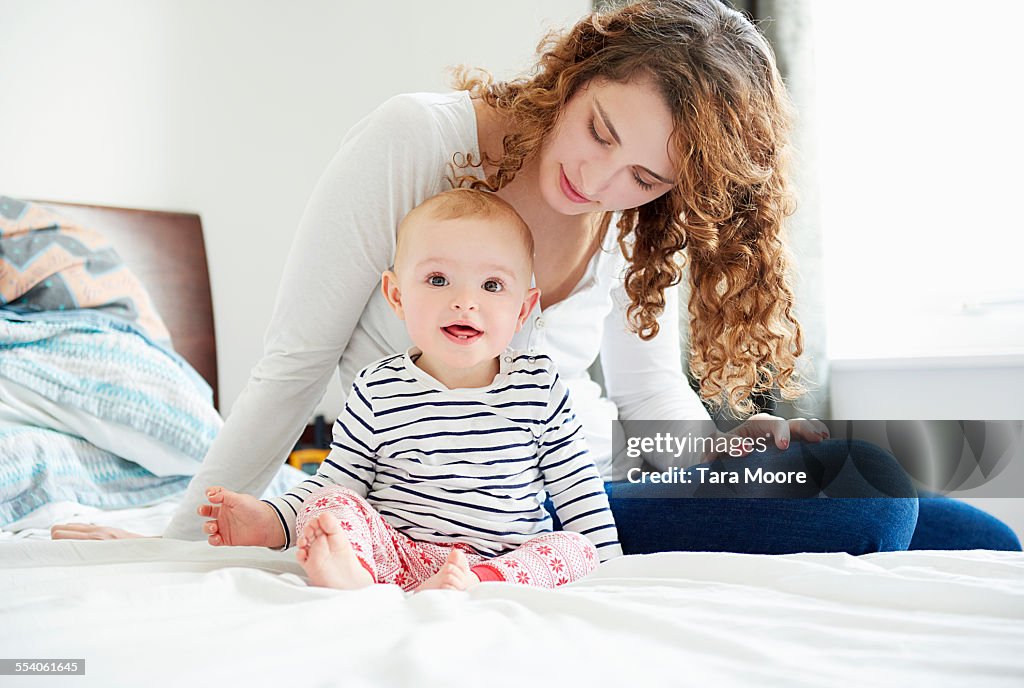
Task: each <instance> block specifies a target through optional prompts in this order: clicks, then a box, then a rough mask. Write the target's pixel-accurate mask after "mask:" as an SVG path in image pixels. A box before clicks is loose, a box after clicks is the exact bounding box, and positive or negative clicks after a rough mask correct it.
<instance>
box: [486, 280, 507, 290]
mask: <svg viewBox="0 0 1024 688" xmlns="http://www.w3.org/2000/svg"><path fill="white" fill-rule="evenodd" d="M504 288H505V285H503V284H502V283H501V282H499V281H498V280H492V279H491V280H487V281H486V282H484V291H490V292H495V293H497V292H499V291H501V290H502V289H504Z"/></svg>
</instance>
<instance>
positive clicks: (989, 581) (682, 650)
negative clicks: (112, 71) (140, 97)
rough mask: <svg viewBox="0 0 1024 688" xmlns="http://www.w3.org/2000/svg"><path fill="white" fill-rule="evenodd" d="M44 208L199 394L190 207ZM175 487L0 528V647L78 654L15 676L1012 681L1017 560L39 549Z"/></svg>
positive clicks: (118, 545) (147, 522) (202, 278)
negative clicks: (361, 570) (444, 562)
mask: <svg viewBox="0 0 1024 688" xmlns="http://www.w3.org/2000/svg"><path fill="white" fill-rule="evenodd" d="M47 205H49V206H50V207H57V206H55V205H54V204H47ZM60 210H61V211H62V212H64V213H66V214H68V215H69V216H70V215H73V216H74V217H75V218H76V219H81V221H82V222H89V223H91V224H93V225H95V226H97V227H102V228H103V231H104V232H105V233H107V234H108V236H109V237H110V238H111V239H112V241H113V243H114V244H115V245H116V247H117V249H118V251H119V252H120V253H121V255H122V257H123V258H124V260H125V263H126V264H128V265H129V266H130V267H132V269H133V270H134V271H135V272H136V274H137V275H138V276H139V278H140V279H141V280H142V281H143V282H144V283H145V284H146V286H147V287H148V288H149V291H150V293H151V295H152V298H153V302H154V304H155V305H156V307H157V308H158V309H159V311H160V313H161V314H162V315H163V317H164V320H165V322H166V324H167V328H168V330H170V332H171V335H172V338H173V341H174V342H175V346H176V348H177V349H178V351H179V353H181V354H182V355H183V356H184V358H185V359H186V360H188V361H189V362H190V363H191V364H192V366H193V367H194V368H195V369H196V370H197V371H199V373H200V374H201V375H202V377H203V378H205V380H206V381H207V382H208V383H209V385H210V387H211V391H212V393H213V394H215V393H216V382H217V381H216V357H215V354H216V348H215V340H214V332H213V318H212V308H211V306H210V294H209V280H208V277H207V272H206V260H205V252H204V251H203V249H202V235H201V225H200V223H199V219H198V217H196V216H194V215H183V214H167V213H152V212H142V211H133V210H124V209H110V208H96V207H84V206H62V207H60ZM197 314H198V315H197ZM5 460H6V459H5ZM179 494H180V492H178V493H175V494H173V495H170V496H168V497H167V498H164V499H160V500H157V501H156V502H155V503H152V504H146V505H142V506H135V507H132V508H122V509H116V510H115V509H109V508H99V507H95V506H89V505H83V504H79V503H75V502H74V501H66V500H65V501H53V502H51V503H48V504H46V505H44V506H43V507H41V508H38V509H35V510H34V511H32V512H31V513H30V514H28V515H26V516H25V517H24V518H22V519H20V520H19V521H17V522H15V523H13V524H9V525H8V526H7V527H5V528H4V530H3V531H2V532H0V619H2V620H3V622H2V623H0V648H3V649H2V651H0V654H2V655H3V656H4V657H5V658H9V659H11V658H17V659H51V660H55V659H77V660H84V665H83V669H84V675H78V676H76V677H75V678H74V679H71V678H63V677H62V678H58V679H52V678H41V677H35V678H33V679H32V681H39V682H40V683H41V684H42V683H47V682H48V681H54V680H56V681H61V682H62V684H63V683H65V682H66V683H69V684H73V685H81V686H104V687H107V686H127V685H138V684H140V683H145V684H147V685H152V686H164V685H166V686H177V685H210V684H213V683H214V682H222V681H223V682H227V681H230V682H231V683H234V684H239V685H280V684H285V685H303V686H305V685H317V686H321V685H322V686H333V685H337V686H355V687H358V686H419V685H440V686H455V685H470V684H474V685H478V684H481V683H483V684H491V685H502V686H504V685H509V686H512V685H523V684H526V685H556V684H559V685H573V686H575V685H584V686H589V685H597V686H624V685H640V686H644V685H695V684H703V683H708V684H713V685H757V686H805V685H806V686H821V685H828V686H832V685H857V686H862V685H901V686H902V685H930V686H947V685H948V686H963V685H970V686H1019V685H1021V684H1022V683H1024V555H1022V554H1020V553H1003V552H984V551H968V552H899V553H880V554H871V555H866V556H861V557H852V556H848V555H845V554H796V555H787V556H763V555H740V554H714V553H664V554H655V555H646V556H628V557H623V558H620V559H617V560H613V561H611V562H608V563H606V564H603V565H602V566H600V567H599V569H598V570H597V571H596V573H595V574H594V575H592V576H591V577H589V578H588V579H586V580H584V581H581V582H579V583H576V584H573V585H570V586H567V587H565V588H562V589H559V590H555V591H549V590H536V589H529V588H525V587H520V586H513V585H507V584H500V583H487V584H482V585H480V586H478V587H476V588H474V589H472V590H470V591H468V592H446V591H432V592H427V593H423V594H419V595H412V596H409V595H406V594H403V593H402V592H401V591H400V590H398V589H397V588H395V587H391V586H375V587H372V588H369V589H364V590H361V591H356V592H344V591H334V590H326V589H320V588H313V587H310V586H308V585H307V584H306V581H305V578H304V576H303V572H302V569H301V568H300V567H299V566H298V565H297V564H296V562H295V560H294V557H293V554H292V553H291V552H273V551H268V550H265V549H261V548H249V547H238V548H213V547H210V546H208V545H207V544H206V543H205V542H202V541H200V542H183V541H174V540H163V539H158V538H152V539H134V540H117V541H109V542H89V541H50V540H49V538H48V528H49V526H50V525H52V524H54V523H58V522H64V521H67V520H72V519H73V520H87V521H91V522H94V523H101V524H105V525H112V526H117V527H121V528H125V529H127V530H133V531H136V532H142V533H144V534H151V535H156V534H159V533H160V532H161V531H162V529H163V527H164V526H165V525H166V523H167V522H168V521H169V519H170V517H171V514H172V512H173V510H174V508H175V506H176V503H177V499H178V498H179V497H178V496H177V495H179ZM18 681H21V682H24V683H27V682H28V680H26V679H14V678H8V677H7V676H5V677H4V678H3V679H0V682H2V683H3V684H4V685H7V684H8V683H10V684H11V685H14V684H15V683H17V682H18ZM33 685H35V684H34V683H33Z"/></svg>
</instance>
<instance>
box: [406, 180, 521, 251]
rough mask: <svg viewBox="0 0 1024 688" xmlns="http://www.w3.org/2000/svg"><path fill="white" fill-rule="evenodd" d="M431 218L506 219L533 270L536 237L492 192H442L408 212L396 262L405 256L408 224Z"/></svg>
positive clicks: (467, 190) (505, 203)
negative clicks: (404, 235)
mask: <svg viewBox="0 0 1024 688" xmlns="http://www.w3.org/2000/svg"><path fill="white" fill-rule="evenodd" d="M428 217H429V218H432V219H435V220H456V219H467V218H479V219H485V220H506V221H507V222H508V226H509V228H511V229H514V230H515V232H516V237H517V238H518V239H519V240H520V242H521V245H522V247H523V250H524V251H525V252H526V258H527V265H528V266H529V267H530V268H531V269H532V268H533V250H534V249H533V234H532V233H531V232H530V227H529V225H527V224H526V222H525V221H524V220H523V218H522V217H520V215H519V213H517V212H516V209H515V208H513V207H512V206H511V205H509V204H508V203H507V202H505V201H503V200H502V199H500V198H498V197H497V196H496V195H495V194H493V193H491V192H488V191H480V190H477V189H467V188H461V189H451V190H449V191H443V192H441V193H439V194H437V195H436V196H431V197H430V198H428V199H427V200H425V201H423V202H422V203H420V204H419V205H418V206H416V207H415V208H413V209H412V210H411V211H409V214H408V215H406V216H405V217H404V218H403V219H402V221H401V222H400V223H399V225H398V237H397V242H398V243H397V246H396V248H395V262H396V263H397V262H398V256H400V255H401V253H402V235H403V234H404V232H405V230H406V229H408V225H409V224H410V223H412V222H415V221H416V220H417V218H423V219H426V218H428Z"/></svg>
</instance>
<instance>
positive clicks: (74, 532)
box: [50, 523, 152, 540]
mask: <svg viewBox="0 0 1024 688" xmlns="http://www.w3.org/2000/svg"><path fill="white" fill-rule="evenodd" d="M50 537H51V538H53V539H54V540H128V539H131V538H144V537H152V536H149V535H139V534H138V533H132V532H130V531H127V530H121V529H120V528H111V527H110V526H97V525H93V524H91V523H59V524H57V525H55V526H51V527H50Z"/></svg>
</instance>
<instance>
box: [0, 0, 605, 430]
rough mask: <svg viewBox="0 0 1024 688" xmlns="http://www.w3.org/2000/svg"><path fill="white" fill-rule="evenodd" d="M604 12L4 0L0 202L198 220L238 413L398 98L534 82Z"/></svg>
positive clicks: (566, 6) (579, 4) (235, 0)
mask: <svg viewBox="0 0 1024 688" xmlns="http://www.w3.org/2000/svg"><path fill="white" fill-rule="evenodd" d="M589 6H590V3H589V1H588V0H515V1H514V2H513V1H507V2H477V3H467V2H458V1H456V0H434V1H432V2H417V1H415V0H404V1H401V2H387V3H373V2H370V3H365V2H342V1H340V0H334V1H329V0H290V1H288V2H285V1H284V0H280V1H270V0H144V1H139V0H0V193H2V194H6V195H9V196H15V197H19V196H20V197H29V198H45V199H51V200H64V201H77V202H85V203H96V204H106V205H122V206H131V207H143V208H155V209H162V210H183V211H190V212H197V213H199V214H200V215H201V216H202V218H203V225H204V227H205V229H206V246H207V251H208V254H209V260H210V271H211V280H212V285H213V300H214V310H215V317H216V323H217V337H218V349H219V353H218V356H219V366H220V390H221V411H222V412H225V413H226V412H227V411H228V410H229V409H230V407H231V405H232V403H233V402H234V400H235V398H236V397H237V395H238V393H239V392H240V391H241V389H242V387H243V386H244V384H245V382H246V380H247V379H248V375H249V371H250V369H251V368H252V366H253V365H254V364H255V363H256V361H257V360H258V358H259V356H260V353H261V351H262V341H263V332H264V329H265V327H266V324H267V322H268V321H269V319H270V314H271V308H272V305H273V300H274V295H275V292H276V287H277V283H278V281H279V279H280V275H281V269H282V267H283V265H284V259H285V255H286V254H287V251H288V248H289V246H290V244H291V240H292V237H293V234H294V231H295V228H296V226H297V223H298V220H299V217H300V215H301V213H302V209H303V207H304V205H305V202H306V199H307V197H308V195H309V193H310V191H311V190H312V188H313V186H314V184H315V182H316V180H317V178H318V176H319V175H320V173H321V171H322V170H323V168H324V166H325V165H326V164H327V162H328V160H329V159H330V158H331V156H332V155H333V153H334V151H335V150H336V148H337V145H338V143H339V142H340V140H341V138H342V136H343V135H344V134H345V132H346V131H347V130H348V129H349V127H351V126H352V125H353V124H354V123H355V122H356V121H358V120H359V119H360V118H361V117H362V116H364V115H365V114H367V113H368V112H369V111H370V110H372V109H373V108H374V107H375V106H376V105H377V104H379V103H381V102H382V101H384V100H385V99H386V98H388V97H389V96H391V95H393V94H396V93H402V92H409V91H435V90H446V81H445V68H446V67H447V66H449V65H454V64H459V63H466V64H471V65H479V66H485V67H488V68H489V69H491V70H492V71H493V72H495V73H496V75H498V76H505V77H508V76H513V75H515V74H518V73H519V72H521V71H523V70H525V69H527V68H528V67H529V66H530V65H531V62H532V57H533V54H534V49H535V48H536V45H537V42H538V40H539V39H540V37H541V36H542V35H543V34H544V32H545V31H547V30H548V29H550V28H554V27H561V26H564V25H567V24H570V23H572V22H573V21H575V20H576V19H578V18H579V17H580V16H582V15H583V14H585V13H586V12H587V11H588V9H589ZM328 315H329V314H325V316H328ZM339 387H340V386H339V385H338V384H337V382H335V383H334V385H333V387H332V389H331V391H330V392H329V394H328V396H327V397H326V398H325V400H324V401H323V402H322V403H321V406H320V410H321V411H322V412H324V413H326V414H327V415H328V416H334V415H336V414H337V412H338V410H340V408H341V406H342V404H343V395H342V391H341V390H340V388H339Z"/></svg>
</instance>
